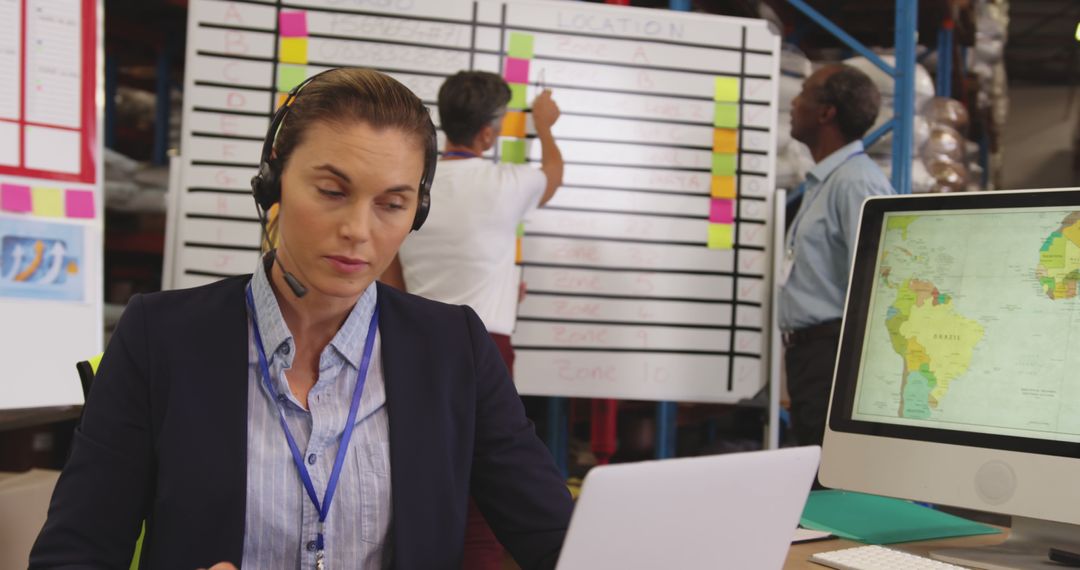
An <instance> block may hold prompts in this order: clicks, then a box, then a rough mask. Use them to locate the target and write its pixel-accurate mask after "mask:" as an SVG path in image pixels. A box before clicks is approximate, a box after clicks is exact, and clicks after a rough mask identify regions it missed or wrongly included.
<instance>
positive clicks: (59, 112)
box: [0, 0, 102, 409]
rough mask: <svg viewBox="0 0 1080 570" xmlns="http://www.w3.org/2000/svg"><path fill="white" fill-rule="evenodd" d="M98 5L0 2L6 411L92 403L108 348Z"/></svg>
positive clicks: (1, 402) (0, 326)
mask: <svg viewBox="0 0 1080 570" xmlns="http://www.w3.org/2000/svg"><path fill="white" fill-rule="evenodd" d="M96 14H97V3H96V2H95V1H94V0H52V1H46V0H0V74H2V75H3V77H4V78H5V81H4V82H3V83H2V84H0V315H3V318H2V319H0V362H3V363H4V372H3V373H2V374H0V409H11V408H30V407H46V406H55V405H69V404H77V403H81V402H82V390H81V388H80V387H79V384H78V382H77V381H74V379H75V377H74V376H73V374H72V365H73V364H74V363H75V362H77V361H79V360H83V359H85V358H87V357H89V356H92V355H93V354H95V353H97V352H100V351H101V348H102V347H101V337H102V317H101V311H102V300H101V284H100V283H101V234H102V217H101V215H100V211H101V203H102V200H101V185H100V183H99V182H98V173H99V171H100V161H101V142H100V134H99V132H98V129H97V124H98V116H99V115H98V112H99V107H98V104H97V100H96V96H97V79H98V65H97V58H98V39H99V34H98V20H97V16H96Z"/></svg>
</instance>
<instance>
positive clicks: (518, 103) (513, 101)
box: [506, 83, 529, 109]
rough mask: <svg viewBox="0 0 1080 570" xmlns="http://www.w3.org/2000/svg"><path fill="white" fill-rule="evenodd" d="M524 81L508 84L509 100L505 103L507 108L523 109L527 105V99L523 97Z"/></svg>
mask: <svg viewBox="0 0 1080 570" xmlns="http://www.w3.org/2000/svg"><path fill="white" fill-rule="evenodd" d="M525 87H526V85H525V84H524V83H511V84H510V102H509V103H507V104H506V108H507V109H524V108H526V107H528V106H529V100H528V99H526V97H525Z"/></svg>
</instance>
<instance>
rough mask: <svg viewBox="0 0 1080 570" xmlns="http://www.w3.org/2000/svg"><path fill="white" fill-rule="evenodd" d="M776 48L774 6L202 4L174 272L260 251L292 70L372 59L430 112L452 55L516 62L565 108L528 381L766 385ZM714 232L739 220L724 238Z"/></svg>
mask: <svg viewBox="0 0 1080 570" xmlns="http://www.w3.org/2000/svg"><path fill="white" fill-rule="evenodd" d="M297 14H303V16H302V18H301V17H300V16H297ZM298 22H302V24H303V25H302V26H300V25H298ZM523 38H527V43H528V46H527V48H528V49H523V48H522V46H523V45H525V44H522V43H520V42H521V41H523V40H522V39H523ZM297 40H302V41H300V42H297ZM298 45H302V46H303V50H302V51H297V49H298V48H297V46H298ZM298 54H299V56H298ZM778 54H779V38H778V36H777V35H776V34H775V33H773V32H772V31H771V30H770V29H769V28H768V25H767V23H766V22H764V21H762V20H749V19H738V18H726V17H719V16H711V15H703V14H686V13H679V12H672V11H667V10H654V9H637V8H628V7H618V6H604V5H596V4H588V3H584V2H568V1H547V0H514V1H494V0H490V1H489V0H480V1H471V0H385V1H380V2H371V1H366V0H293V1H290V2H287V3H284V4H278V3H274V2H257V1H245V2H226V1H222V0H194V1H193V2H192V3H191V5H190V17H189V23H188V54H187V61H188V66H187V76H186V78H185V93H186V97H185V99H184V120H183V137H182V149H181V150H182V159H181V161H180V162H181V165H182V174H181V176H180V180H179V182H178V184H177V185H176V187H175V188H174V191H175V192H176V196H174V203H175V204H176V205H177V211H176V212H175V213H174V214H173V215H172V216H171V219H172V220H175V221H174V227H173V228H171V230H170V235H171V236H172V237H171V238H170V242H171V243H172V247H171V251H170V260H169V261H167V265H168V267H167V269H166V274H167V275H168V276H170V277H169V278H168V280H167V283H166V285H167V286H171V287H190V286H196V285H202V284H205V283H209V282H212V281H215V280H218V279H221V278H224V277H228V276H232V275H237V274H242V273H249V272H251V271H252V270H253V268H255V267H256V264H257V260H258V255H259V225H258V220H257V218H256V215H255V209H254V205H253V202H252V199H251V196H250V187H249V180H250V178H251V176H252V174H254V171H255V168H256V166H257V163H258V160H259V153H260V150H261V140H262V136H263V134H264V133H265V131H266V127H267V124H268V121H269V117H270V115H271V111H272V109H273V105H274V101H275V99H276V98H277V97H278V96H279V94H280V92H281V91H282V90H283V89H285V88H287V87H288V86H289V85H291V84H292V83H291V82H292V81H295V79H296V78H297V75H298V74H300V75H301V76H303V77H306V76H310V75H311V74H314V73H317V72H319V71H322V70H323V69H326V68H329V67H333V66H366V67H373V68H375V69H379V70H380V71H383V72H386V73H389V74H390V75H392V76H394V77H396V78H397V79H399V80H400V81H402V82H403V83H404V84H406V85H407V86H408V87H409V88H411V89H412V90H413V91H415V92H416V93H417V95H418V96H419V97H421V99H423V100H424V102H425V103H426V104H428V105H429V107H430V108H432V110H433V118H434V119H435V122H436V124H438V116H437V113H435V112H434V107H435V100H436V95H437V93H438V89H439V86H440V85H441V84H442V82H443V80H444V79H445V78H446V77H447V76H449V75H451V74H453V73H455V72H457V71H458V70H461V69H474V70H484V71H492V72H497V73H503V74H505V76H506V77H507V78H508V81H510V80H511V78H513V79H514V80H513V81H511V83H512V84H513V83H515V82H516V83H518V84H520V89H522V90H524V93H525V97H526V99H527V100H531V99H532V98H533V97H534V96H535V95H536V94H537V93H538V89H539V86H538V83H539V81H540V80H541V79H543V81H544V83H545V84H546V85H547V86H548V87H550V88H552V89H553V90H554V91H555V98H556V101H557V102H558V104H559V106H560V108H561V109H562V112H563V115H562V118H561V119H560V120H559V122H558V123H557V124H556V126H555V129H554V133H555V136H556V138H557V139H558V141H559V146H560V148H561V149H562V153H563V156H564V158H565V160H566V163H567V166H566V173H565V178H564V181H565V185H564V188H563V189H561V190H560V191H559V193H558V194H557V195H556V197H555V198H554V199H553V200H552V201H551V203H550V204H549V205H548V206H547V207H545V208H544V209H542V210H539V211H537V212H536V213H535V214H534V215H532V216H531V217H530V218H529V219H528V220H527V223H526V224H525V235H524V238H523V240H522V248H521V259H520V263H521V266H522V272H523V278H524V280H525V281H526V283H527V284H528V288H529V294H528V296H527V297H526V299H525V301H524V302H523V303H522V305H521V306H520V308H519V319H518V326H517V331H516V333H515V335H514V345H515V347H516V351H517V364H516V366H515V381H516V383H517V385H518V389H519V391H521V392H522V393H525V394H539V395H559V396H586V397H608V398H627V399H655V400H679V401H699V402H735V401H738V400H741V399H743V398H749V397H752V396H753V395H754V394H755V393H757V392H758V390H760V389H761V388H762V387H763V386H764V385H765V382H766V380H767V377H768V370H767V368H768V367H767V365H766V363H767V360H766V359H767V357H768V343H769V339H768V337H769V329H768V326H767V323H768V322H769V321H768V319H769V315H770V313H769V310H770V294H769V290H770V286H771V275H772V270H771V258H772V251H771V243H770V239H769V236H770V235H771V231H772V222H773V216H772V204H771V202H772V188H773V179H774V171H775V167H774V164H775V156H774V149H775V136H776V133H775V129H776V108H777V107H776V98H777V82H776V77H777V74H778V69H779V59H778ZM301 56H302V58H301V59H297V58H298V57H301ZM511 56H512V57H511ZM522 59H525V60H527V62H524V63H523V62H522V61H521V60H522ZM514 60H517V61H514ZM298 61H302V62H303V63H302V64H300V63H297V62H298ZM298 66H299V67H302V69H297V67H298ZM718 78H719V79H720V80H719V81H718ZM721 83H723V85H724V86H725V88H724V89H723V91H724V95H723V96H721V91H722V88H721ZM513 87H514V88H515V89H517V88H519V87H518V86H516V85H515V86H513ZM721 108H722V109H721ZM721 115H723V117H721ZM718 125H720V127H718ZM721 127H722V128H721ZM719 130H723V131H724V132H725V133H727V135H725V136H730V141H728V142H726V143H724V142H720V139H721V135H720V134H718V131H719ZM504 134H507V133H504ZM521 134H524V136H520V135H521ZM725 140H727V139H725ZM440 144H441V133H440ZM516 144H520V145H523V149H524V150H523V152H522V153H521V155H520V156H517V155H516V154H515V156H516V158H517V159H520V160H522V161H525V162H529V163H538V162H539V160H540V148H539V144H536V141H535V137H534V131H533V130H532V128H531V120H530V121H528V124H527V126H526V130H525V132H524V133H519V134H517V135H514V134H512V133H510V134H508V136H506V137H504V138H503V139H502V140H501V141H500V143H499V144H498V145H496V148H495V149H494V151H493V153H492V154H493V158H494V159H496V160H499V159H503V160H509V159H510V156H511V154H510V153H509V152H508V150H507V149H511V148H514V145H516ZM507 145H510V146H507ZM721 146H723V147H724V148H722V149H721V148H720V147H721ZM728 147H730V148H728ZM518 148H521V147H518ZM718 150H722V151H723V152H718ZM718 154H723V155H725V156H721V157H720V158H719V159H718V157H717V155H718ZM717 173H720V175H717V176H716V177H715V178H723V179H724V180H725V181H726V182H724V183H721V184H719V185H718V183H717V182H716V180H715V179H714V174H717ZM718 188H723V189H719V190H718ZM729 194H731V195H729ZM717 202H725V203H724V204H719V206H720V209H719V210H717V209H716V208H717V204H714V203H717ZM713 226H727V228H716V229H719V230H723V231H720V232H719V233H717V234H716V236H718V237H717V240H716V242H715V243H714V244H713V245H714V246H716V247H713V248H710V247H708V245H709V236H710V235H713V234H712V232H713ZM725 231H726V232H727V234H729V235H727V236H726V237H724V236H725ZM509 239H512V237H511V238H509ZM725 240H726V241H725Z"/></svg>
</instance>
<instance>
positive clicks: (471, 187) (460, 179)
mask: <svg viewBox="0 0 1080 570" xmlns="http://www.w3.org/2000/svg"><path fill="white" fill-rule="evenodd" d="M510 97H511V92H510V87H509V86H508V85H507V83H506V81H504V80H503V79H502V78H501V77H499V76H498V75H495V74H494V73H487V72H481V71H462V72H459V73H457V74H456V75H453V76H451V77H450V78H448V79H447V80H446V82H445V83H443V85H442V87H441V88H440V89H439V120H440V121H441V123H442V124H441V126H442V129H443V131H444V132H445V133H446V139H447V140H446V150H445V152H444V153H443V156H442V161H441V162H440V164H439V168H438V169H437V170H436V171H435V180H434V182H433V183H432V197H431V200H432V202H433V203H435V204H438V206H437V207H434V208H432V210H431V215H430V216H429V217H428V219H427V221H426V222H425V224H424V229H423V231H421V232H416V233H414V234H413V235H411V236H410V237H409V238H408V239H407V240H405V243H404V244H403V245H402V247H401V249H400V250H399V251H398V257H397V259H396V260H395V262H394V263H393V264H391V266H390V267H389V268H388V269H387V271H386V273H384V274H383V276H382V277H381V278H380V279H381V280H382V281H383V282H384V283H387V284H389V285H393V286H395V287H397V288H399V289H402V290H407V291H408V292H409V293H412V294H414V295H420V296H421V297H427V298H429V299H433V300H437V301H442V302H444V303H452V304H455V305H468V306H469V307H471V308H472V309H473V310H475V311H476V312H477V314H478V315H479V316H480V319H481V320H482V321H483V322H484V325H485V326H486V327H487V329H488V332H489V333H490V334H491V337H492V339H494V340H495V344H496V345H498V347H499V351H500V352H501V353H502V357H503V360H504V361H505V363H506V366H507V368H508V369H509V370H510V371H511V373H513V365H514V352H513V348H512V347H511V345H510V334H511V333H513V331H514V324H515V321H516V318H517V304H518V299H519V288H520V287H521V276H520V273H519V271H518V268H517V267H516V265H515V251H516V247H515V240H516V230H517V227H518V225H519V224H520V223H521V222H522V221H523V220H524V218H525V215H526V214H527V213H528V212H529V211H530V210H533V209H535V208H537V207H539V206H543V205H544V204H546V203H547V202H548V201H549V200H551V198H552V197H553V196H554V195H555V191H556V190H558V188H559V186H560V185H561V184H562V176H563V160H562V154H561V153H560V152H559V147H558V146H557V145H556V144H555V138H554V137H553V136H552V134H551V127H552V125H554V124H555V121H557V120H558V118H559V107H558V106H557V105H556V104H555V101H554V100H552V98H551V91H549V90H544V91H543V92H542V93H541V94H540V95H539V96H537V97H536V99H535V100H534V101H533V104H532V117H533V125H534V127H535V129H536V135H537V139H538V140H539V142H540V149H541V153H542V154H541V156H542V158H541V162H540V168H539V169H536V168H533V167H531V166H529V165H527V164H508V163H494V162H492V161H490V160H487V159H484V158H481V155H482V154H483V153H484V152H486V151H488V150H489V149H491V148H492V147H493V146H494V145H495V143H496V141H497V140H498V137H499V133H500V126H501V124H502V121H503V118H504V116H505V115H506V106H507V104H508V103H509V102H510ZM518 118H519V119H523V117H518ZM502 558H503V554H502V548H501V546H500V545H499V543H498V541H497V540H496V539H495V537H494V536H493V535H492V533H491V530H490V529H489V528H488V526H487V523H485V522H484V520H483V518H482V516H481V515H480V513H479V511H478V510H477V509H476V506H475V505H472V504H470V507H469V521H468V528H467V529H466V535H465V559H464V561H463V564H462V568H465V569H467V570H488V569H491V570H497V569H499V568H502Z"/></svg>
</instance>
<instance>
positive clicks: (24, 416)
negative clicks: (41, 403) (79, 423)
mask: <svg viewBox="0 0 1080 570" xmlns="http://www.w3.org/2000/svg"><path fill="white" fill-rule="evenodd" d="M80 414H82V406H57V407H52V408H27V409H21V410H0V431H4V430H12V429H18V428H24V427H29V426H35V425H42V424H51V423H55V422H62V421H67V420H77V419H79V415H80Z"/></svg>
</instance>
